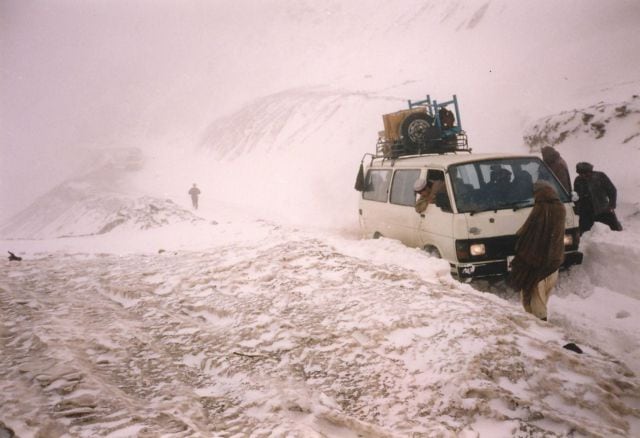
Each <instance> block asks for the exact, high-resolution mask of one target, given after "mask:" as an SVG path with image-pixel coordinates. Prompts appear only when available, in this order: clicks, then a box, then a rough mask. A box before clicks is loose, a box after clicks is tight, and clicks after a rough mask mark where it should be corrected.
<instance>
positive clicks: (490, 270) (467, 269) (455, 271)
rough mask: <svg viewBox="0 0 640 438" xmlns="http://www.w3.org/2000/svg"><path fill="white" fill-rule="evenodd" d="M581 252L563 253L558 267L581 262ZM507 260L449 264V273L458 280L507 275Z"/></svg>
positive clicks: (565, 267) (563, 267)
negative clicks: (562, 258)
mask: <svg viewBox="0 0 640 438" xmlns="http://www.w3.org/2000/svg"><path fill="white" fill-rule="evenodd" d="M582 258H583V254H582V253H581V252H580V251H571V252H566V253H565V254H564V263H563V264H562V266H561V267H560V269H567V268H569V267H570V266H573V265H580V264H582ZM508 273H509V269H508V268H507V260H506V259H503V260H494V261H491V262H479V263H460V264H459V265H457V266H456V265H453V264H452V265H451V274H452V275H453V276H454V277H458V279H460V280H470V279H473V278H481V277H495V276H499V275H507V274H508Z"/></svg>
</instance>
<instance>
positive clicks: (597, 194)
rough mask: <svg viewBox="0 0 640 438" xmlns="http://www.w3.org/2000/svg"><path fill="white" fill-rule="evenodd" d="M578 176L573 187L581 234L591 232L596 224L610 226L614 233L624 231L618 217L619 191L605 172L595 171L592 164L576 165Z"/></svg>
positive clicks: (582, 163)
mask: <svg viewBox="0 0 640 438" xmlns="http://www.w3.org/2000/svg"><path fill="white" fill-rule="evenodd" d="M576 172H577V173H578V176H577V177H576V179H575V181H574V182H573V187H574V189H575V191H576V193H577V194H578V197H579V199H578V201H577V202H576V211H577V213H578V215H580V234H582V233H584V232H585V231H589V230H590V229H591V227H593V223H594V222H602V223H603V224H606V225H609V228H611V229H612V230H613V231H622V225H621V224H620V221H618V217H617V216H616V211H615V210H616V202H617V198H618V191H617V190H616V186H614V185H613V183H612V182H611V180H610V179H609V177H608V176H607V175H606V174H605V173H604V172H597V171H594V170H593V165H592V164H591V163H586V162H581V163H578V164H577V165H576Z"/></svg>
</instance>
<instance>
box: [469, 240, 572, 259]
mask: <svg viewBox="0 0 640 438" xmlns="http://www.w3.org/2000/svg"><path fill="white" fill-rule="evenodd" d="M566 242H567V238H566V236H565V244H566ZM469 253H471V256H472V257H477V256H483V255H484V254H485V253H486V249H485V247H484V243H474V244H473V245H471V246H470V247H469Z"/></svg>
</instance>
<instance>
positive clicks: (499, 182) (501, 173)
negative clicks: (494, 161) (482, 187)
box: [487, 167, 512, 200]
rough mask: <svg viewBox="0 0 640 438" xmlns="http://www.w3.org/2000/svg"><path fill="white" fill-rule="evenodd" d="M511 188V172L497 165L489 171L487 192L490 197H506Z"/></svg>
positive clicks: (508, 195) (509, 193)
mask: <svg viewBox="0 0 640 438" xmlns="http://www.w3.org/2000/svg"><path fill="white" fill-rule="evenodd" d="M511 190H512V184H511V172H510V171H509V170H508V169H505V168H504V167H498V168H496V169H494V170H492V171H491V177H490V181H489V184H488V185H487V194H488V195H489V197H491V198H492V199H496V200H497V199H508V198H509V197H510V195H511V194H512V193H511Z"/></svg>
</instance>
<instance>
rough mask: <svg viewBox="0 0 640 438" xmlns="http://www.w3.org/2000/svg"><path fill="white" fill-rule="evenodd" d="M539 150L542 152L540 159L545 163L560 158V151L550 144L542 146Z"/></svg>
mask: <svg viewBox="0 0 640 438" xmlns="http://www.w3.org/2000/svg"><path fill="white" fill-rule="evenodd" d="M540 152H542V160H543V161H544V162H545V163H553V162H555V161H556V160H557V159H558V158H560V153H559V152H558V151H556V150H555V149H554V148H552V147H551V146H545V147H543V148H542V149H541V150H540Z"/></svg>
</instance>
